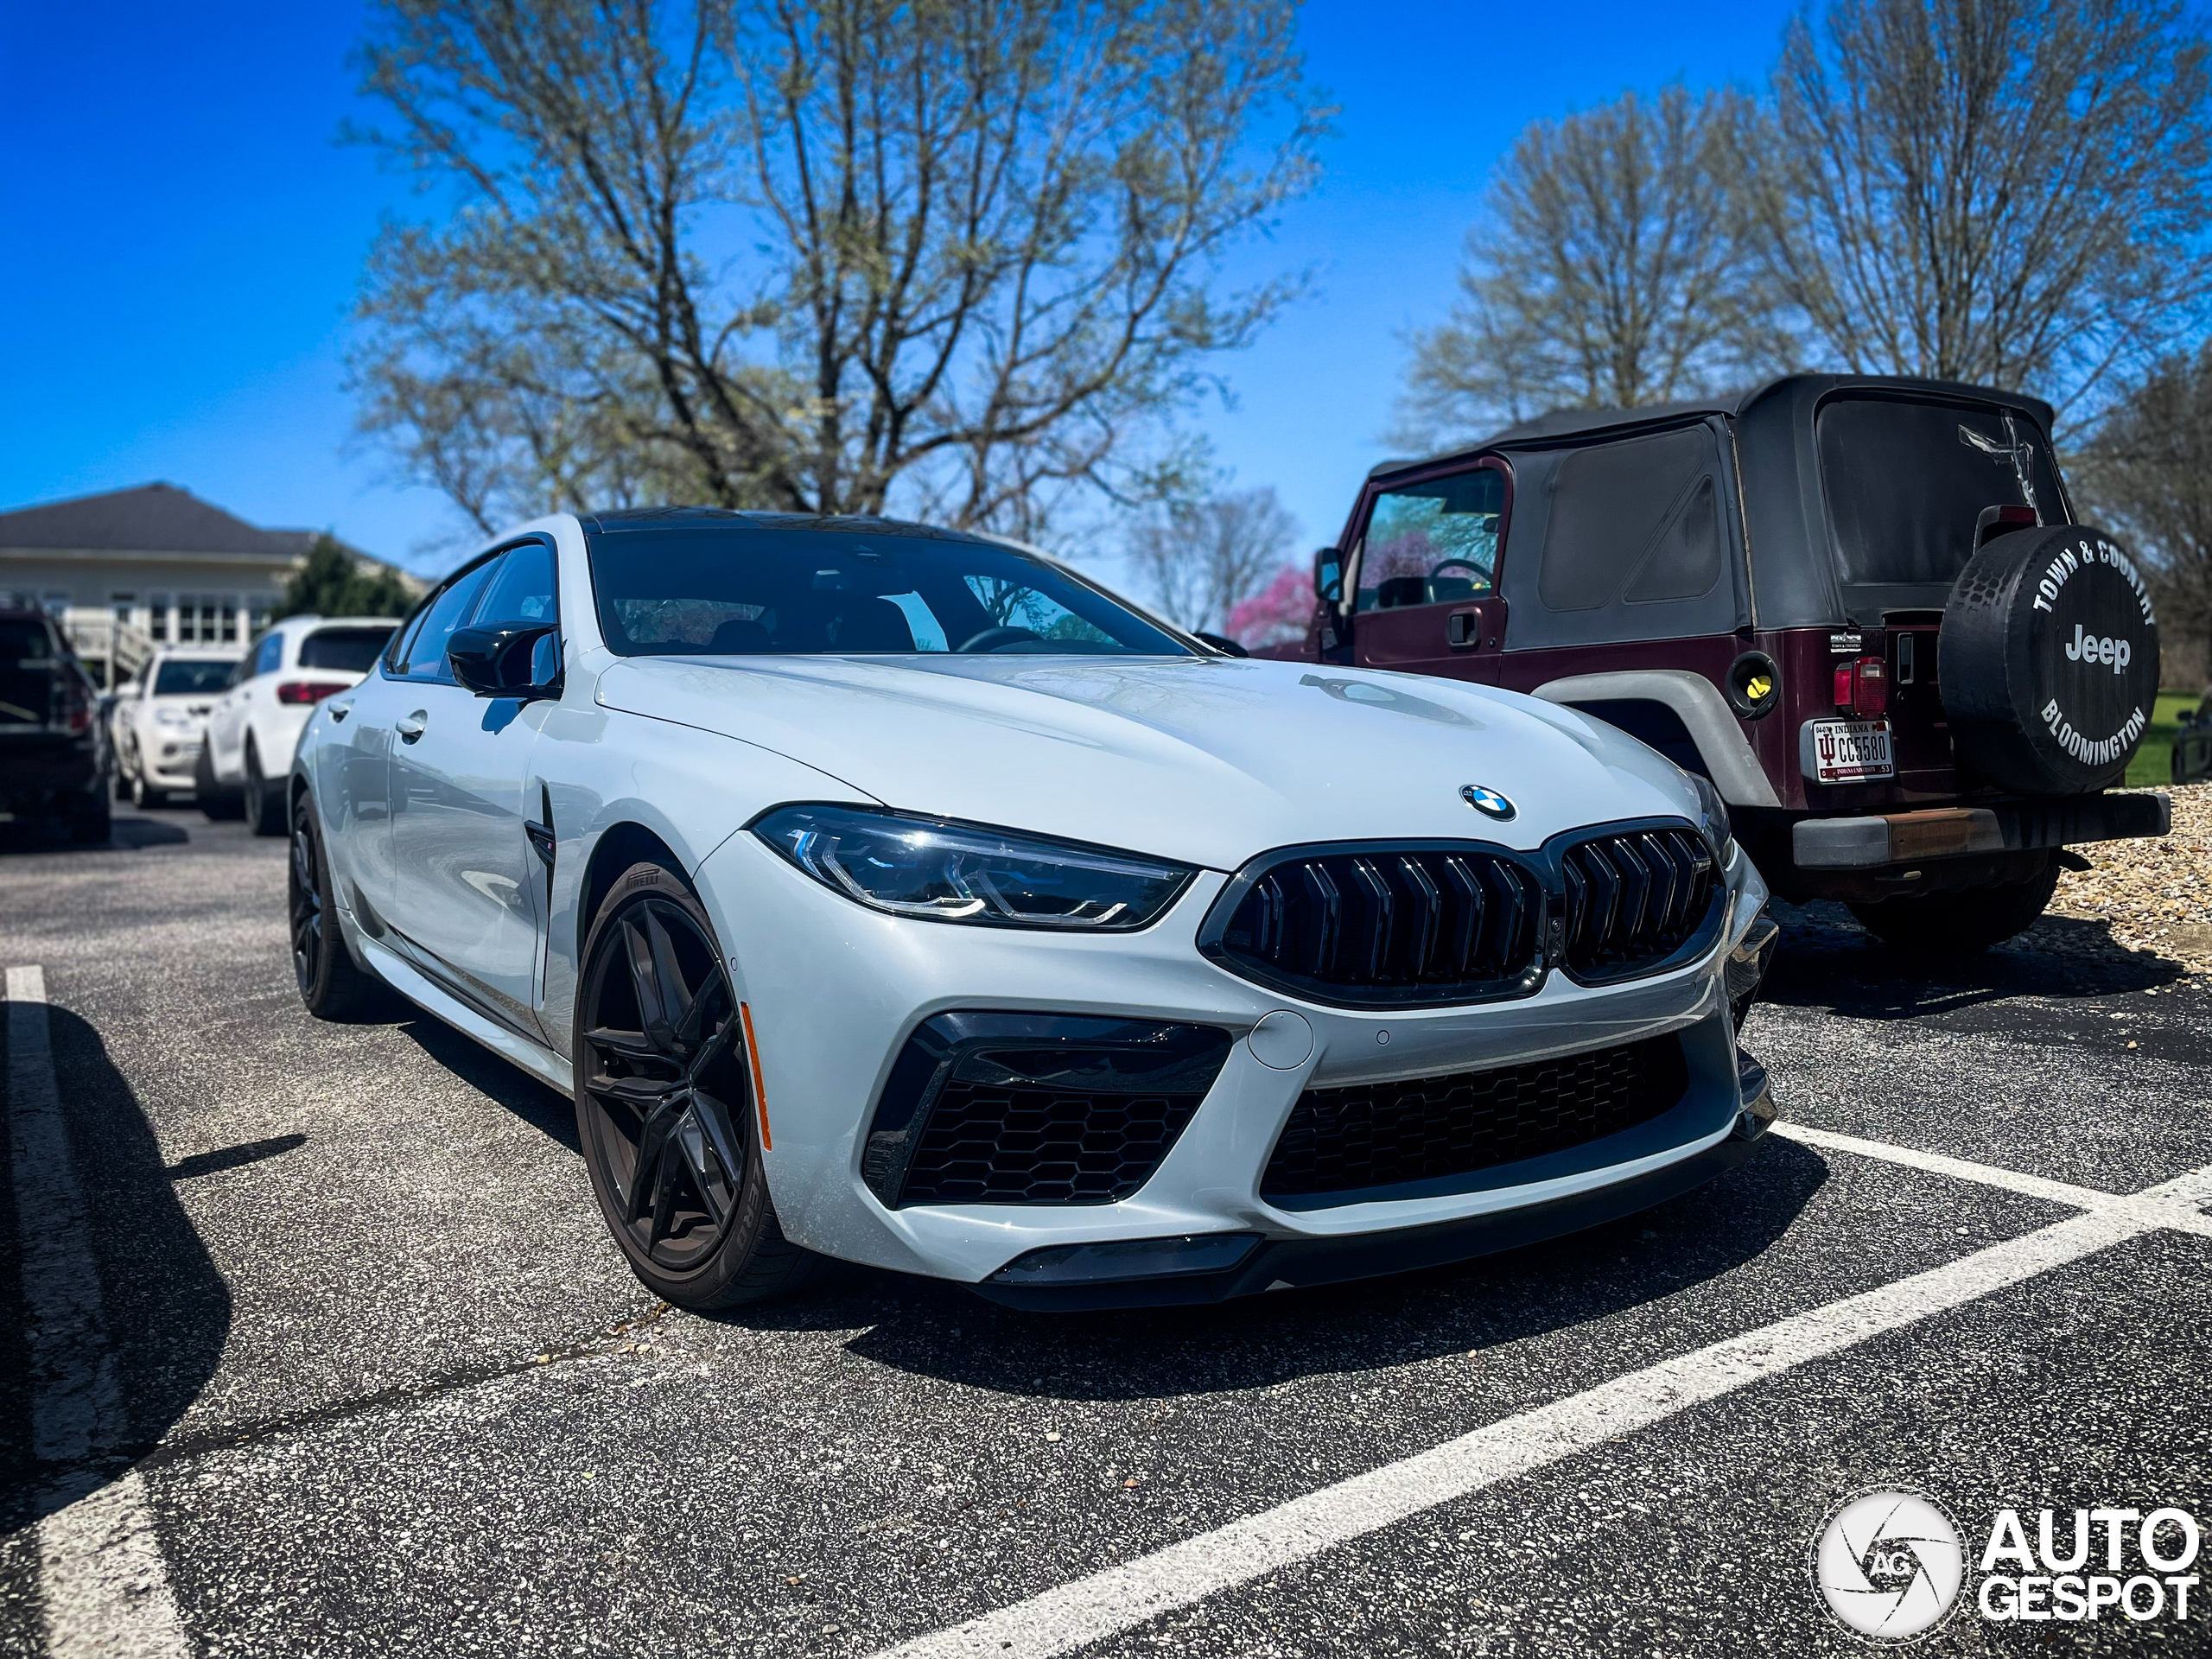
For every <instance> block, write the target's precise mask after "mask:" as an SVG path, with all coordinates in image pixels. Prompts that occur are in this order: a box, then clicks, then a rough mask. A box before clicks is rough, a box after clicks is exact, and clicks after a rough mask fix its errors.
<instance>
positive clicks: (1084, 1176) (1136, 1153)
mask: <svg viewBox="0 0 2212 1659" xmlns="http://www.w3.org/2000/svg"><path fill="white" fill-rule="evenodd" d="M1229 1046H1230V1035H1229V1033H1227V1032H1225V1031H1221V1030H1217V1029H1216V1028H1215V1027H1211V1026H1169V1025H1156V1024H1154V1023H1151V1022H1149V1021H1146V1020H1111V1019H1099V1018H1096V1017H1093V1016H1090V1015H1081V1014H1013V1013H1007V1014H1001V1013H991V1012H986V1011H982V1010H974V1011H969V1010H963V1011H959V1012H955V1013H950V1014H938V1015H937V1016H935V1017H934V1018H932V1019H929V1020H924V1021H923V1022H922V1024H921V1025H920V1026H919V1027H917V1028H916V1030H915V1032H914V1033H913V1035H912V1037H910V1038H909V1039H907V1042H906V1047H905V1048H904V1049H903V1050H902V1051H900V1053H899V1058H898V1060H897V1061H896V1062H895V1063H894V1064H893V1066H892V1069H891V1075H890V1077H889V1078H888V1079H887V1081H886V1083H885V1084H884V1088H883V1093H882V1094H881V1095H880V1096H879V1097H878V1098H877V1101H876V1106H875V1112H874V1117H873V1119H872V1120H871V1121H870V1123H869V1126H868V1143H867V1145H866V1147H864V1148H863V1150H862V1153H861V1179H862V1180H864V1181H866V1182H867V1183H868V1186H869V1188H870V1189H871V1190H872V1191H874V1193H875V1195H876V1197H877V1198H880V1199H881V1200H882V1201H883V1202H884V1203H885V1204H886V1205H889V1206H891V1207H893V1208H896V1207H898V1206H899V1205H906V1204H1113V1203H1116V1202H1118V1201H1119V1200H1121V1199H1122V1198H1128V1197H1129V1196H1130V1194H1132V1193H1134V1192H1136V1190H1137V1189H1138V1188H1139V1187H1141V1186H1142V1185H1144V1184H1145V1182H1146V1181H1147V1180H1148V1179H1151V1176H1152V1173H1153V1172H1154V1170H1156V1169H1158V1168H1159V1167H1160V1160H1162V1159H1164V1158H1165V1157H1166V1155H1167V1154H1168V1152H1169V1151H1170V1150H1171V1149H1172V1148H1173V1147H1174V1145H1175V1141H1176V1138H1177V1137H1178V1136H1179V1135H1181V1134H1182V1133H1183V1129H1184V1126H1185V1125H1186V1124H1187V1123H1189V1122H1190V1121H1191V1115H1192V1113H1193V1112H1195V1111H1197V1110H1198V1103H1199V1102H1200V1101H1202V1100H1204V1099H1205V1096H1206V1091H1207V1090H1209V1089H1211V1088H1212V1087H1213V1083H1214V1079H1215V1078H1216V1077H1218V1076H1219V1075H1220V1074H1221V1068H1222V1065H1223V1064H1224V1062H1225V1061H1226V1060H1227V1059H1228V1058H1229Z"/></svg>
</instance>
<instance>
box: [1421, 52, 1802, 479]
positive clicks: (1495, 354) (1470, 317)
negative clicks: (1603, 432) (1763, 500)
mask: <svg viewBox="0 0 2212 1659" xmlns="http://www.w3.org/2000/svg"><path fill="white" fill-rule="evenodd" d="M1741 106H1742V100H1741V99H1739V98H1738V97H1737V96H1736V95H1735V94H1733V93H1731V92H1707V93H1706V94H1704V95H1703V96H1702V97H1696V98H1694V97H1692V96H1691V95H1690V93H1689V92H1688V91H1686V90H1685V89H1684V88H1683V87H1681V86H1669V87H1666V88H1665V89H1663V90H1662V92H1660V93H1659V95H1658V96H1657V97H1656V98H1654V99H1644V98H1640V97H1638V96H1637V94H1636V93H1634V92H1630V93H1627V94H1625V95H1624V96H1623V97H1621V98H1620V99H1618V100H1616V101H1615V102H1613V103H1611V104H1608V105H1604V106H1602V107H1601V108H1599V109H1594V110H1586V111H1581V112H1580V113H1579V114H1575V115H1571V116H1568V117H1567V118H1565V119H1563V120H1560V121H1541V122H1537V123H1535V124H1533V125H1531V126H1530V127H1529V128H1528V129H1527V130H1525V131H1523V132H1522V135H1521V137H1520V138H1519V139H1518V140H1517V141H1516V143H1515V144H1514V146H1513V149H1512V150H1511V152H1510V154H1509V155H1508V156H1507V157H1506V159H1505V161H1504V162H1503V165H1502V166H1501V167H1500V168H1499V170H1498V174H1497V179H1496V180H1495V181H1494V182H1493V183H1492V184H1491V189H1490V194H1489V198H1488V201H1487V203H1486V207H1485V211H1484V216H1483V219H1482V220H1481V221H1480V222H1479V223H1478V224H1477V225H1476V226H1475V227H1474V228H1473V229H1472V230H1471V231H1470V232H1468V234H1467V247H1466V259H1465V264H1463V265H1462V267H1461V269H1460V273H1459V289H1460V297H1459V302H1458V304H1457V305H1456V306H1455V307H1454V308H1453V310H1452V315H1451V318H1450V320H1449V321H1447V322H1446V323H1445V324H1443V325H1442V326H1441V327H1437V328H1433V329H1431V330H1428V331H1427V332H1424V333H1421V334H1415V335H1414V339H1413V342H1412V343H1413V349H1414V359H1413V363H1412V365H1411V368H1410V371H1409V372H1408V379H1407V387H1406V391H1405V396H1404V397H1403V398H1402V402H1401V405H1400V426H1401V432H1402V438H1403V440H1404V441H1406V442H1412V443H1415V444H1420V443H1422V442H1429V441H1431V440H1433V438H1434V437H1436V436H1439V435H1446V434H1458V433H1466V432H1470V431H1472V430H1474V429H1480V428H1487V427H1491V426H1494V425H1497V424H1500V423H1504V422H1510V421H1516V420H1521V419H1524V418H1526V417H1527V416H1531V415H1535V414H1538V413H1541V412H1542V411H1543V410H1548V409H1555V408H1560V407H1562V406H1570V405H1574V406H1584V407H1599V408H1611V407H1625V406H1630V405H1634V404H1649V403H1658V402H1665V401H1668V400H1669V399H1672V398H1676V397H1688V396H1693V395H1695V394H1697V393H1699V392H1702V391H1707V390H1709V389H1710V388H1711V387H1712V386H1713V385H1714V384H1715V383H1716V382H1717V381H1720V380H1724V379H1727V378H1739V377H1740V375H1741V374H1742V372H1744V369H1743V365H1745V362H1746V361H1748V360H1751V359H1760V358H1763V357H1764V356H1767V355H1770V354H1771V353H1772V352H1773V350H1774V341H1773V338H1772V334H1771V330H1770V328H1769V327H1768V326H1767V324H1766V322H1765V309H1766V308H1765V307H1764V303H1763V302H1762V301H1761V299H1760V297H1759V294H1758V289H1756V287H1755V285H1754V284H1753V283H1751V282H1750V281H1749V280H1748V267H1749V262H1748V261H1747V259H1746V257H1745V254H1744V252H1743V251H1742V249H1741V245H1740V242H1739V240H1738V237H1737V235H1736V233H1735V232H1736V227H1735V224H1734V213H1735V207H1736V201H1737V194H1736V191H1735V189H1734V156H1735V150H1734V147H1733V146H1732V143H1730V142H1729V130H1730V128H1731V127H1732V125H1733V124H1735V123H1736V122H1737V121H1738V119H1739V118H1740V116H1741Z"/></svg>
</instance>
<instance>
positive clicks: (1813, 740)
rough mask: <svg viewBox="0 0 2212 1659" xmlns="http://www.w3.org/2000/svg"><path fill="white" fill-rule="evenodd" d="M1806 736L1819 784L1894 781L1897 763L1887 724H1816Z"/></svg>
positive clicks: (1817, 721) (1823, 721) (1836, 722)
mask: <svg viewBox="0 0 2212 1659" xmlns="http://www.w3.org/2000/svg"><path fill="white" fill-rule="evenodd" d="M1809 723H1810V725H1811V728H1812V729H1811V731H1810V732H1809V733H1808V734H1807V741H1808V747H1810V749H1811V751H1812V753H1811V760H1812V762H1813V765H1812V769H1811V775H1812V779H1813V781H1814V782H1815V783H1816V784H1857V783H1864V782H1865V781H1866V779H1870V778H1894V777H1896V776H1897V759H1896V756H1895V753H1893V751H1892V750H1891V747H1890V722H1889V721H1886V720H1815V721H1811V722H1809Z"/></svg>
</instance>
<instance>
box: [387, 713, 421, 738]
mask: <svg viewBox="0 0 2212 1659" xmlns="http://www.w3.org/2000/svg"><path fill="white" fill-rule="evenodd" d="M428 720H429V715H428V714H426V713H425V712H424V711H423V710H422V709H416V711H415V712H414V713H413V714H411V715H407V716H406V717H405V718H404V719H400V720H395V721H392V722H391V729H392V730H393V731H395V732H397V733H398V734H399V741H401V742H403V743H412V742H413V741H415V740H416V738H418V737H420V736H422V735H423V726H424V724H425V722H426V721H428Z"/></svg>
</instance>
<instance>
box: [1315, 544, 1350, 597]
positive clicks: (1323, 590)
mask: <svg viewBox="0 0 2212 1659" xmlns="http://www.w3.org/2000/svg"><path fill="white" fill-rule="evenodd" d="M1313 597H1314V598H1316V599H1318V600H1319V601H1321V602H1322V603H1323V604H1324V605H1341V604H1342V603H1344V553H1343V551H1342V550H1340V549H1338V548H1333V547H1325V548H1323V549H1321V550H1320V551H1319V552H1318V553H1316V554H1314V556H1313Z"/></svg>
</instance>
